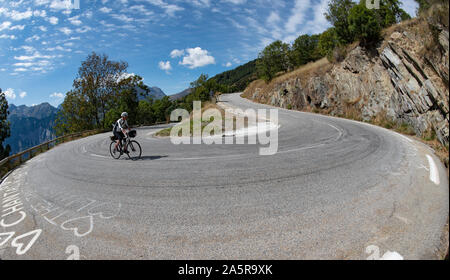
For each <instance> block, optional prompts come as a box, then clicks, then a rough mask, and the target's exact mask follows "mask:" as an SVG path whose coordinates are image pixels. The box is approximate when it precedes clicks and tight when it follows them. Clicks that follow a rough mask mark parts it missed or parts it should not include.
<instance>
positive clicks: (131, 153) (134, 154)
mask: <svg viewBox="0 0 450 280" xmlns="http://www.w3.org/2000/svg"><path fill="white" fill-rule="evenodd" d="M127 151H128V153H127V155H128V157H129V158H130V159H131V160H137V159H140V158H141V155H142V149H141V145H140V144H139V143H138V142H137V141H134V140H132V141H130V142H129V143H128V145H127Z"/></svg>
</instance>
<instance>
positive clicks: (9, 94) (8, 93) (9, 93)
mask: <svg viewBox="0 0 450 280" xmlns="http://www.w3.org/2000/svg"><path fill="white" fill-rule="evenodd" d="M4 93H5V96H6V98H9V99H16V94H15V93H14V89H12V88H8V89H6V91H5V92H4Z"/></svg>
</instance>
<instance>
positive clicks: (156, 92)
mask: <svg viewBox="0 0 450 280" xmlns="http://www.w3.org/2000/svg"><path fill="white" fill-rule="evenodd" d="M150 96H152V97H153V98H154V99H163V98H164V97H165V96H166V94H165V93H164V91H162V89H160V88H159V87H152V88H150Z"/></svg>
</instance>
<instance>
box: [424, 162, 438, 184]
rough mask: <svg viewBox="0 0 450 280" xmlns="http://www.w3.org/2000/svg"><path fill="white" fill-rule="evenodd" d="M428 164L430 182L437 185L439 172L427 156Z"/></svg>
mask: <svg viewBox="0 0 450 280" xmlns="http://www.w3.org/2000/svg"><path fill="white" fill-rule="evenodd" d="M427 159H428V163H429V164H430V180H431V182H433V183H435V184H436V185H439V172H438V170H437V167H436V164H435V163H434V160H433V158H432V157H431V156H430V155H427Z"/></svg>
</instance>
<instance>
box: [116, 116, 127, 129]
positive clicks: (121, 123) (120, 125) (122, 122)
mask: <svg viewBox="0 0 450 280" xmlns="http://www.w3.org/2000/svg"><path fill="white" fill-rule="evenodd" d="M114 128H115V131H117V132H122V129H128V122H127V121H125V120H123V119H122V118H120V119H119V120H117V122H116V125H115V126H114Z"/></svg>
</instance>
